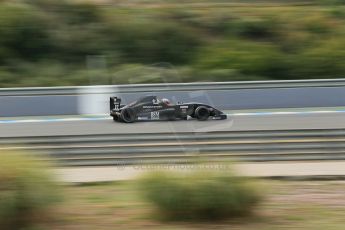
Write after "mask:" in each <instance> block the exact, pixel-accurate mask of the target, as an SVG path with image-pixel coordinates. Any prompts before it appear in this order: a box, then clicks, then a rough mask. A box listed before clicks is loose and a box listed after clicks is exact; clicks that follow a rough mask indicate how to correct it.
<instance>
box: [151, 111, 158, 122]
mask: <svg viewBox="0 0 345 230" xmlns="http://www.w3.org/2000/svg"><path fill="white" fill-rule="evenodd" d="M151 120H159V112H151Z"/></svg>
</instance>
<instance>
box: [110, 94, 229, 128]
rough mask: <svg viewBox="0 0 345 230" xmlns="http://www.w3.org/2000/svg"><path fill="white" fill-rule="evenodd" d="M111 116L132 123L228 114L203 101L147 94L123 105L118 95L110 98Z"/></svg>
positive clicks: (203, 119)
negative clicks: (180, 101) (177, 101)
mask: <svg viewBox="0 0 345 230" xmlns="http://www.w3.org/2000/svg"><path fill="white" fill-rule="evenodd" d="M110 116H112V117H113V120H114V121H119V122H125V123H132V122H135V121H153V120H160V121H162V120H163V121H166V120H187V119H188V117H192V118H196V119H198V120H199V121H205V120H208V119H209V118H212V119H214V120H224V119H226V118H227V116H226V114H224V113H223V112H221V111H219V110H218V109H215V108H213V107H212V106H209V105H205V104H202V103H177V104H172V103H171V102H170V101H169V100H168V99H166V98H163V99H158V98H157V97H156V96H145V97H142V98H140V99H138V100H137V101H134V102H132V103H130V104H128V105H121V99H120V98H118V97H111V98H110Z"/></svg>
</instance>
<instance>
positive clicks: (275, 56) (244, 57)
mask: <svg viewBox="0 0 345 230" xmlns="http://www.w3.org/2000/svg"><path fill="white" fill-rule="evenodd" d="M287 58H288V57H286V55H283V53H282V52H281V51H280V50H279V49H278V48H277V47H276V46H274V45H272V44H270V43H259V42H251V41H243V40H231V41H227V42H221V43H219V44H215V45H211V46H209V47H206V48H204V49H201V50H200V52H199V55H198V58H197V60H196V62H195V64H196V67H197V68H199V69H206V70H209V69H233V70H236V71H238V72H239V73H240V74H244V75H254V76H263V77H266V78H287V77H288V74H289V65H288V62H287V61H286V60H287Z"/></svg>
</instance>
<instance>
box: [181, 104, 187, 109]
mask: <svg viewBox="0 0 345 230" xmlns="http://www.w3.org/2000/svg"><path fill="white" fill-rule="evenodd" d="M180 108H181V109H188V105H181V106H180Z"/></svg>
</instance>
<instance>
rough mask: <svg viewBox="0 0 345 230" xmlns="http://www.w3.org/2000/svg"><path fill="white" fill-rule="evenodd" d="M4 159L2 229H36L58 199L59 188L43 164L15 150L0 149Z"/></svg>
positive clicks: (0, 199) (0, 203) (0, 190)
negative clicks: (46, 210)
mask: <svg viewBox="0 0 345 230" xmlns="http://www.w3.org/2000/svg"><path fill="white" fill-rule="evenodd" d="M0 156H1V161H0V226H1V229H3V230H6V229H11V230H12V229H25V228H30V227H34V226H35V225H36V224H38V222H40V221H42V220H43V219H44V216H45V215H42V214H44V211H45V208H47V207H49V206H50V205H51V204H52V203H54V202H56V201H57V200H58V192H57V185H56V184H55V183H54V181H53V179H52V178H51V176H50V174H49V173H48V170H47V169H48V168H47V166H46V165H45V164H44V163H43V162H39V161H37V160H36V159H34V158H33V157H30V156H28V155H24V154H21V153H17V152H12V151H4V150H0Z"/></svg>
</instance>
